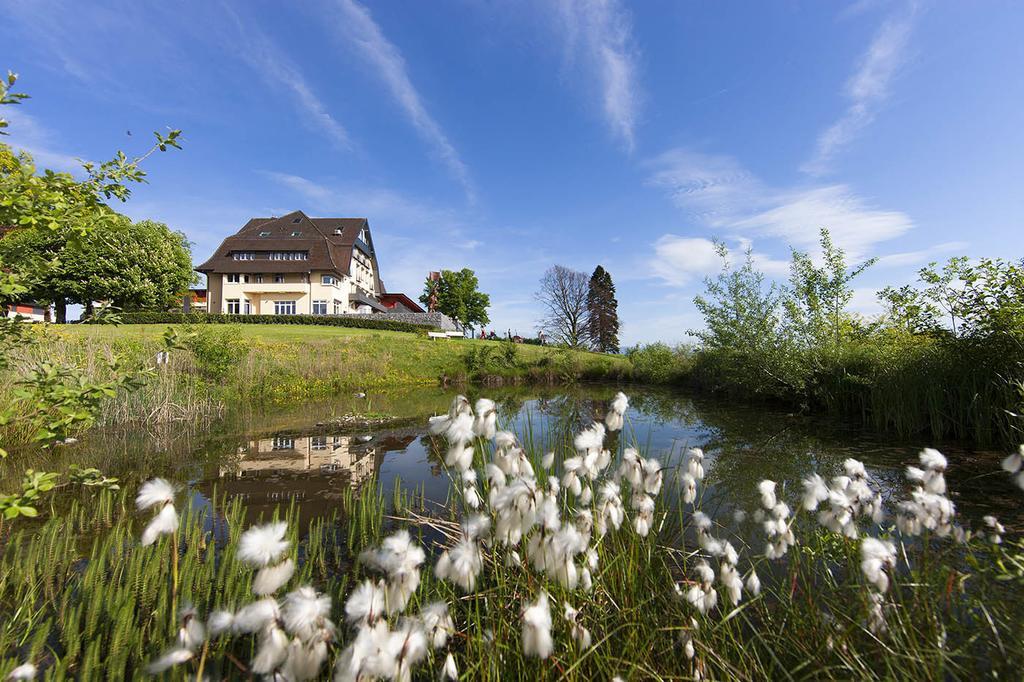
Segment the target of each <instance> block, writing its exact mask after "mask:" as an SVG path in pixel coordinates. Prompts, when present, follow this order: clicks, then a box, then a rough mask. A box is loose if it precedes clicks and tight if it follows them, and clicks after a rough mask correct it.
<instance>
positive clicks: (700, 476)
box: [683, 448, 704, 482]
mask: <svg viewBox="0 0 1024 682" xmlns="http://www.w3.org/2000/svg"><path fill="white" fill-rule="evenodd" d="M683 468H684V469H686V473H688V474H689V475H690V476H692V477H693V479H694V480H695V481H697V482H700V481H702V480H704V451H703V450H701V449H700V448H690V449H689V450H687V452H686V457H685V458H684V460H683Z"/></svg>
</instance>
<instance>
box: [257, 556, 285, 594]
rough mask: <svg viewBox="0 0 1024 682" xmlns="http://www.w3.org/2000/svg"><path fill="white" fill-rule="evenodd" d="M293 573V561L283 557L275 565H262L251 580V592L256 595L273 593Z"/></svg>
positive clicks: (282, 585)
mask: <svg viewBox="0 0 1024 682" xmlns="http://www.w3.org/2000/svg"><path fill="white" fill-rule="evenodd" d="M294 574H295V562H294V561H292V560H291V559H285V560H284V561H282V562H281V563H279V564H277V565H275V566H264V567H263V568H261V569H260V570H259V571H258V572H257V573H256V577H255V578H253V580H252V592H253V594H255V595H258V596H261V597H262V596H266V595H268V594H273V593H275V592H277V591H278V590H279V589H281V588H282V587H284V584H285V583H287V582H288V581H289V580H291V579H292V576H293V575H294Z"/></svg>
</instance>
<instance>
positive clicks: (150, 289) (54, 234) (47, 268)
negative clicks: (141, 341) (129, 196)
mask: <svg viewBox="0 0 1024 682" xmlns="http://www.w3.org/2000/svg"><path fill="white" fill-rule="evenodd" d="M0 261H3V262H4V263H5V264H6V265H7V266H8V267H10V268H11V269H12V270H13V271H14V272H16V273H18V275H19V276H20V277H21V280H22V282H23V284H24V285H25V286H26V287H27V296H28V297H29V298H30V299H31V300H34V301H38V302H40V303H54V304H56V305H57V306H58V308H60V309H62V308H63V307H64V306H65V305H66V304H68V303H78V304H82V305H84V306H86V308H87V312H91V308H92V302H93V301H109V302H110V303H111V304H112V305H114V306H116V307H118V308H156V309H166V308H168V307H171V306H173V305H175V304H176V303H177V302H178V300H179V297H180V295H181V292H182V291H184V290H186V289H187V288H188V286H189V284H191V283H192V281H193V279H194V277H195V275H194V273H193V271H192V256H191V253H190V251H189V246H188V241H187V240H186V239H185V236H184V235H183V234H181V233H180V232H173V231H171V230H170V229H169V228H168V227H167V226H166V225H164V224H163V223H156V222H152V221H148V220H144V221H140V222H137V223H132V222H131V221H130V220H128V219H127V218H124V217H123V216H116V217H112V218H111V219H110V220H109V221H108V224H107V225H106V227H105V228H104V229H102V230H91V231H89V232H86V233H85V234H82V233H80V231H79V230H77V229H76V228H75V227H74V226H66V227H61V228H58V229H49V228H46V227H39V226H36V227H30V228H21V229H16V230H13V231H11V232H10V233H9V234H7V235H6V236H5V237H4V238H3V239H0ZM61 314H62V313H61Z"/></svg>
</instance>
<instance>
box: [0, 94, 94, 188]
mask: <svg viewBox="0 0 1024 682" xmlns="http://www.w3.org/2000/svg"><path fill="white" fill-rule="evenodd" d="M6 109H7V111H4V117H5V118H6V119H7V121H8V123H10V127H9V128H7V130H8V132H9V136H8V137H4V138H0V142H3V143H5V144H9V145H11V146H12V147H14V148H15V149H20V150H22V151H26V152H28V153H29V154H31V155H32V158H33V160H34V161H35V164H36V167H37V169H39V170H42V169H44V168H50V169H52V170H55V171H63V172H65V173H74V174H84V171H83V170H82V159H79V158H77V157H75V156H72V155H71V154H67V153H65V152H63V151H59V150H57V149H55V147H56V145H57V140H56V136H55V135H54V134H53V133H52V132H51V131H50V130H49V129H47V128H46V127H44V126H43V125H42V124H41V123H39V122H38V121H37V120H36V119H35V117H33V116H31V115H29V114H26V113H25V112H24V111H23V110H21V109H19V108H18V107H10V106H9V107H6Z"/></svg>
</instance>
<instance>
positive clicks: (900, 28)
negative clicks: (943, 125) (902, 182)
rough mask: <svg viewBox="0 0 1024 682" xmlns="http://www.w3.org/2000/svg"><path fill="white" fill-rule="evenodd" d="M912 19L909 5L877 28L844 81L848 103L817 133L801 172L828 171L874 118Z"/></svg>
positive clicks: (899, 63) (900, 57) (900, 56)
mask: <svg viewBox="0 0 1024 682" xmlns="http://www.w3.org/2000/svg"><path fill="white" fill-rule="evenodd" d="M913 20H914V12H913V10H912V9H911V10H908V11H906V12H903V13H900V14H898V15H897V16H894V17H890V18H889V19H887V20H886V21H885V22H884V23H883V24H882V26H881V27H880V28H879V30H878V32H877V33H876V34H875V37H874V39H873V40H872V41H871V44H870V45H869V46H868V49H867V51H866V52H865V53H864V55H863V56H862V57H861V59H860V63H859V65H858V67H857V70H856V71H855V72H854V74H853V75H852V76H851V77H850V79H849V80H848V81H847V82H846V86H845V89H844V95H845V96H846V98H847V99H848V100H849V105H848V106H847V109H846V111H845V113H844V114H843V115H842V116H841V117H840V118H839V120H837V121H836V122H835V123H833V124H832V125H831V126H829V127H828V128H826V129H825V130H824V131H822V133H821V134H820V135H819V136H818V141H817V145H816V147H815V151H814V155H813V156H812V157H811V158H810V159H809V160H808V161H806V162H805V163H804V164H803V165H802V166H801V167H800V168H801V170H803V171H804V172H805V173H809V174H811V175H824V174H825V173H828V172H829V170H830V168H831V164H832V160H833V158H834V157H835V155H836V154H838V153H839V151H840V150H841V149H842V148H843V147H845V146H847V145H848V144H850V142H852V141H853V139H854V138H855V137H856V136H857V135H858V134H859V133H860V131H861V130H863V129H864V128H866V127H867V126H868V125H870V124H871V122H872V121H874V119H875V116H876V114H877V111H878V108H879V107H880V106H881V105H882V103H883V102H884V101H885V100H886V98H887V97H888V95H889V83H890V81H891V80H892V79H893V77H894V76H895V75H896V73H897V71H898V70H899V68H900V67H901V66H902V64H903V58H904V52H905V51H906V46H907V42H908V40H909V38H910V32H911V29H912V28H913Z"/></svg>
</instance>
